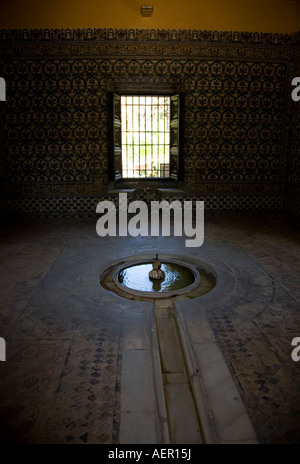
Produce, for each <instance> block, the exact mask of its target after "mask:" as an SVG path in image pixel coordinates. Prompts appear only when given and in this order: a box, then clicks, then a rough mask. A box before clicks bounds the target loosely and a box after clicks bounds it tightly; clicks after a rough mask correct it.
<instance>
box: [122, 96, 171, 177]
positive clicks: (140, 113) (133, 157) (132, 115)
mask: <svg viewBox="0 0 300 464" xmlns="http://www.w3.org/2000/svg"><path fill="white" fill-rule="evenodd" d="M121 127H122V129H121V145H122V177H123V178H146V177H169V165H170V97H168V96H153V95H143V96H141V95H139V96H135V95H130V96H128V95H126V96H124V95H123V96H121Z"/></svg>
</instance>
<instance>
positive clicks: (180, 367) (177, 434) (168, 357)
mask: <svg viewBox="0 0 300 464" xmlns="http://www.w3.org/2000/svg"><path fill="white" fill-rule="evenodd" d="M154 310H155V321H156V330H157V338H158V346H159V354H160V363H161V369H162V378H163V389H164V397H165V402H166V410H167V417H168V427H169V435H170V443H171V444H179V443H186V444H201V443H204V440H203V434H202V430H201V425H200V421H199V417H198V413H197V408H196V404H195V400H194V396H193V392H192V388H191V384H190V380H189V375H188V372H187V368H186V363H185V359H184V354H183V351H182V345H181V341H180V336H179V333H178V329H177V322H176V317H175V314H174V308H173V302H172V300H170V299H164V300H157V301H155V302H154Z"/></svg>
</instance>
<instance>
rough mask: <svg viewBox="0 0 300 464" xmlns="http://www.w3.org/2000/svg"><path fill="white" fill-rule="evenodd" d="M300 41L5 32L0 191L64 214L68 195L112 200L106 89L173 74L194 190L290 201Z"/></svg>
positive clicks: (0, 69)
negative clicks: (54, 206) (58, 206)
mask: <svg viewBox="0 0 300 464" xmlns="http://www.w3.org/2000/svg"><path fill="white" fill-rule="evenodd" d="M297 40H298V39H297V35H295V36H294V35H293V36H292V35H282V34H258V33H249V34H247V33H238V32H232V33H224V32H219V31H192V30H191V31H189V30H187V31H180V30H167V31H164V30H121V29H103V30H102V29H84V30H73V29H63V30H46V29H43V30H37V31H34V30H8V31H5V30H3V31H1V38H0V52H1V53H0V56H1V59H0V73H1V76H2V77H4V78H5V79H6V82H7V101H6V102H5V104H1V112H2V115H1V119H2V121H3V130H2V131H1V138H2V142H1V143H2V146H3V148H2V152H1V154H2V164H1V165H2V169H1V176H2V178H3V181H4V182H3V190H4V191H3V196H4V198H5V199H7V198H9V199H12V200H13V199H14V200H18V199H22V198H27V199H28V201H27V204H28V206H29V209H30V205H31V202H32V201H33V198H35V199H36V198H37V199H42V198H51V197H52V198H60V199H62V202H63V204H64V208H65V210H66V212H67V209H68V207H67V200H65V198H66V197H71V196H73V197H76V198H78V199H80V198H89V199H91V198H95V197H96V196H98V197H99V196H100V197H102V198H104V197H105V198H106V193H107V189H108V186H109V179H108V166H109V156H110V155H109V151H108V132H109V131H108V128H109V119H108V105H109V101H108V92H109V90H110V89H111V88H114V86H117V85H118V82H120V81H122V80H123V81H126V82H131V83H132V84H133V86H134V83H135V82H138V81H143V80H144V81H145V82H148V85H151V83H154V84H155V85H156V86H157V85H160V84H161V85H162V86H163V85H164V84H165V83H166V82H168V81H170V80H171V81H176V82H177V83H178V85H179V87H180V89H181V90H182V91H183V93H184V97H185V98H184V99H185V111H184V119H185V122H184V133H183V151H184V181H183V185H184V188H185V189H186V191H187V192H188V193H191V192H192V193H194V194H198V195H201V194H204V195H210V194H212V193H213V194H215V195H216V197H218V196H219V195H224V194H229V196H228V201H229V202H230V198H231V195H235V194H236V195H239V196H241V197H244V196H245V195H251V196H256V197H257V198H258V197H259V196H261V197H263V196H264V195H279V196H281V198H282V199H283V198H284V195H285V181H286V175H287V172H288V173H289V177H288V180H289V182H290V184H291V189H292V190H293V191H296V192H298V188H299V187H298V185H299V176H298V174H297V175H296V173H299V162H298V161H297V159H298V160H299V153H298V152H299V149H298V145H299V135H298V134H299V131H297V127H298V119H299V118H298V116H297V114H298V108H296V107H295V105H294V106H293V105H292V104H291V103H290V101H289V100H291V99H290V98H289V95H288V94H290V89H287V88H286V84H287V82H289V80H290V76H292V75H293V73H294V72H295V71H294V70H298V69H299V68H297V67H296V65H295V64H294V63H295V62H296V63H297V61H295V59H296V58H297V47H299V44H298V42H297ZM298 66H299V65H298ZM292 120H293V127H295V132H294V133H293V134H292V144H291V145H290V124H291V121H292ZM290 154H291V156H290ZM295 154H296V155H297V157H295V156H294V155H295ZM291 159H293V161H291ZM297 194H298V193H297ZM14 200H13V201H12V203H11V207H13V203H14ZM217 203H218V202H217V200H216V202H215V207H216V208H218V206H217ZM232 204H233V202H232ZM259 204H260V203H259V202H258V205H259ZM49 205H50V204H49ZM49 205H47V207H48V208H49ZM233 206H234V204H233ZM246 206H247V201H246V200H244V204H243V207H244V208H246ZM4 207H6V209H9V203H7V204H6V206H5V202H4ZM47 207H46V209H47ZM290 207H291V208H292V205H290ZM42 209H44V208H42ZM48 211H49V210H48ZM54 211H55V210H54ZM81 211H83V212H84V211H86V210H85V206H84V205H82V209H81Z"/></svg>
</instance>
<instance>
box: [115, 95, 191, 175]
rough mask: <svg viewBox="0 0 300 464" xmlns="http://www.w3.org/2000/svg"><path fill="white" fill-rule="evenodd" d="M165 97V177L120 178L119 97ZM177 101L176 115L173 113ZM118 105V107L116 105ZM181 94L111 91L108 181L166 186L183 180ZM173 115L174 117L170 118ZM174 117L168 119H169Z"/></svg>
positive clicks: (182, 99)
mask: <svg viewBox="0 0 300 464" xmlns="http://www.w3.org/2000/svg"><path fill="white" fill-rule="evenodd" d="M123 95H127V96H128V95H129V96H130V95H139V96H148V95H149V96H157V95H159V96H166V97H170V160H169V177H141V178H134V177H122V135H121V130H122V129H121V127H122V126H121V96H123ZM176 99H177V112H176V111H175V106H176V103H175V101H176ZM117 101H118V106H117V104H116V102H117ZM183 102H184V98H183V93H182V92H174V91H172V92H167V91H163V92H158V91H156V90H151V91H148V90H146V89H143V90H138V89H137V90H136V91H135V90H134V89H131V90H126V91H120V90H118V91H111V92H110V93H109V131H108V136H109V145H108V146H109V180H110V181H113V182H117V183H119V182H123V183H124V182H125V183H128V184H130V183H137V182H138V183H140V182H141V183H145V182H154V183H155V182H156V183H157V182H160V183H162V182H163V183H170V182H174V181H175V182H176V181H180V180H182V179H183V150H182V140H183V137H182V133H183ZM174 113H176V114H174ZM173 115H174V117H173V118H172V116H173Z"/></svg>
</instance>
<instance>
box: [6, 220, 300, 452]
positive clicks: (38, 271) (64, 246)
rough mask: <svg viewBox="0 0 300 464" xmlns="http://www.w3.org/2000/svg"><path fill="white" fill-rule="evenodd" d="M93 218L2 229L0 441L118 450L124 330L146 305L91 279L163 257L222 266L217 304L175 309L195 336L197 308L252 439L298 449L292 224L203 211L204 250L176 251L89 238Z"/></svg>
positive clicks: (148, 242) (299, 248) (171, 241)
mask: <svg viewBox="0 0 300 464" xmlns="http://www.w3.org/2000/svg"><path fill="white" fill-rule="evenodd" d="M96 221H97V217H96V216H95V217H94V218H91V217H87V218H27V219H26V218H23V219H16V218H15V219H6V220H4V221H2V224H1V230H0V269H1V270H0V301H1V311H0V336H1V337H2V338H4V339H5V342H6V361H5V362H0V397H1V403H0V442H1V443H34V444H48V443H50V444H54V443H55V444H56V443H57V444H60V443H61V444H68V443H78V444H84V443H91V444H117V443H119V440H120V427H121V424H120V420H121V413H120V411H121V396H122V386H124V382H123V383H122V380H123V374H122V363H123V351H124V346H125V345H124V343H125V344H126V343H128V340H127V342H126V340H125V339H126V336H125V335H126V334H125V333H126V327H127V328H128V324H129V325H130V318H131V317H132V318H134V316H133V314H137V313H140V314H148V313H147V311H148V310H149V305H148V303H145V302H137V301H131V300H129V299H125V298H122V297H120V296H119V295H117V294H115V293H113V292H110V291H108V290H106V289H104V288H103V287H101V285H100V284H99V278H100V275H101V273H102V272H103V270H104V269H105V268H106V267H108V266H109V265H110V264H111V263H112V262H118V259H121V258H125V257H128V256H131V255H137V254H139V253H141V254H143V253H147V254H149V253H150V254H151V253H152V254H154V255H155V253H156V252H157V250H158V251H159V252H160V250H163V251H164V252H165V253H169V254H175V255H181V256H183V255H185V256H187V257H190V258H193V259H194V260H195V259H196V260H197V259H199V260H201V261H204V262H206V263H208V264H209V265H211V266H212V267H216V268H218V266H223V267H226V269H227V273H228V275H230V276H231V280H230V282H231V283H230V286H229V287H228V289H227V290H226V291H225V293H224V295H223V296H221V297H219V298H215V299H214V300H210V301H209V300H207V301H206V303H205V300H203V302H202V300H201V299H200V298H199V299H198V298H196V299H193V300H191V301H190V302H189V301H184V302H183V303H182V305H183V306H182V307H181V309H183V308H184V310H186V311H187V313H188V312H189V311H190V312H192V313H193V317H194V318H195V325H194V326H193V328H191V331H194V332H195V331H196V330H197V314H198V313H197V308H198V307H199V314H200V308H201V311H202V312H201V314H203V312H204V313H205V317H206V320H207V321H208V324H209V329H210V330H211V331H212V333H213V334H214V337H215V339H216V342H217V344H218V347H219V349H220V351H221V352H222V354H223V357H224V360H225V362H226V364H227V366H228V369H229V371H230V373H231V376H232V379H233V381H234V384H235V386H236V388H237V390H238V392H239V394H240V397H241V400H242V402H243V404H244V406H245V409H246V411H247V414H248V416H249V419H250V421H251V423H252V425H253V427H254V430H255V432H256V435H257V439H258V441H259V442H260V443H299V442H300V382H299V378H300V377H299V376H300V362H296V361H293V359H292V357H291V353H292V350H293V347H292V345H291V343H292V340H293V339H294V338H295V337H300V240H299V238H300V236H299V231H298V228H297V224H296V222H295V221H293V220H292V219H290V218H288V217H286V216H284V215H279V214H261V215H232V216H230V215H228V216H218V215H211V216H209V215H206V216H205V241H204V244H203V245H202V246H201V247H199V248H185V246H184V239H183V238H182V237H158V238H155V237H153V238H151V237H137V238H132V237H105V238H100V237H99V236H98V235H97V234H96V228H95V226H96ZM219 278H220V284H221V281H222V276H219ZM225 284H226V282H225ZM225 284H224V282H223V285H225ZM214 291H216V292H217V291H218V281H217V285H216V290H215V289H214V290H212V292H214ZM212 294H213V293H212ZM135 311H137V313H135ZM199 317H200V316H199ZM147 318H148V316H146V318H145V320H146V326H145V330H146V331H147V330H148V331H150V330H151V327H150V326H151V318H150V317H149V318H148V319H147ZM147 324H148V325H147ZM149 324H150V325H149ZM200 324H201V321H200V319H199V326H200ZM147 333H148V332H147ZM149 333H150V332H149ZM124 334H125V335H124ZM139 335H140V334H137V337H138V336H139ZM133 381H136V380H133ZM126 382H127V383H128V382H130V377H129V380H128V376H127V378H126ZM135 388H137V389H138V388H139V387H138V386H137V385H135Z"/></svg>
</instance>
